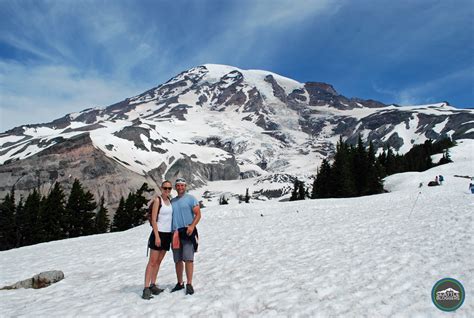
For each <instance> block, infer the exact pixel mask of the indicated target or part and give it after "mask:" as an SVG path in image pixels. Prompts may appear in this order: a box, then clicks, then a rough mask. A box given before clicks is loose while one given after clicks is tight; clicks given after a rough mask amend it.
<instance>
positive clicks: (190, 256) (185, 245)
mask: <svg viewBox="0 0 474 318" xmlns="http://www.w3.org/2000/svg"><path fill="white" fill-rule="evenodd" d="M173 259H174V262H175V263H177V262H180V261H185V262H188V261H191V262H193V261H194V245H193V242H191V241H190V240H181V248H180V249H177V250H175V249H173Z"/></svg>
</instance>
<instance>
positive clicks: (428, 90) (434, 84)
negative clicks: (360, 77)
mask: <svg viewBox="0 0 474 318" xmlns="http://www.w3.org/2000/svg"><path fill="white" fill-rule="evenodd" d="M458 81H461V82H467V83H474V66H472V67H470V68H468V69H461V70H458V71H455V72H452V73H450V74H447V75H445V76H442V77H435V78H433V79H431V80H429V81H426V82H422V83H417V84H415V85H410V86H405V87H403V88H402V89H399V90H396V89H393V88H387V87H382V86H381V85H380V84H376V83H373V84H372V85H373V89H374V90H375V91H376V92H378V93H380V94H383V95H388V96H390V98H391V99H392V100H393V102H394V103H396V104H399V105H417V104H424V103H436V102H441V101H443V100H440V97H439V93H440V92H444V91H447V90H448V89H453V87H451V88H450V86H452V83H456V82H458ZM472 85H474V84H471V88H472ZM454 89H456V87H454ZM461 89H464V88H461ZM448 102H449V100H448ZM472 106H474V103H473V104H472Z"/></svg>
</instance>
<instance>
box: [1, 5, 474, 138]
mask: <svg viewBox="0 0 474 318" xmlns="http://www.w3.org/2000/svg"><path fill="white" fill-rule="evenodd" d="M473 21H474V1H472V0H456V1H450V0H445V1H436V0H430V1H428V0H399V1H393V0H390V1H388V0H378V1H375V0H373V1H369V0H314V1H303V0H301V1H299V0H288V1H286V0H285V1H283V0H238V1H233V0H199V1H197V0H170V1H159V0H156V1H152V0H130V1H124V0H113V1H112V0H111V1H107V0H102V1H98V0H95V1H83V0H56V1H46V0H34V1H20V0H3V1H0V116H1V122H0V131H5V130H7V129H10V128H13V127H15V126H18V125H21V124H28V123H40V122H49V121H51V120H53V119H55V118H58V117H62V116H63V115H65V114H67V113H70V112H74V111H80V110H83V109H85V108H89V107H96V106H100V107H105V106H108V105H110V104H113V103H115V102H118V101H120V100H123V99H124V98H126V97H131V96H134V95H137V94H139V93H141V92H143V91H145V90H147V89H150V88H152V87H155V86H157V85H159V84H161V83H163V82H165V81H166V80H168V79H169V78H171V77H173V76H174V75H176V74H178V73H180V72H181V71H183V70H186V69H189V68H191V67H194V66H196V65H200V64H204V63H218V64H227V65H233V66H237V67H239V68H243V69H263V70H268V71H272V72H275V73H278V74H281V75H283V76H287V77H290V78H293V79H295V80H297V81H300V82H306V81H321V82H327V83H330V84H332V85H333V86H334V87H335V89H336V90H337V91H338V92H339V93H340V94H342V95H345V96H347V97H360V98H364V99H376V100H380V101H382V102H384V103H398V104H401V105H407V104H425V103H433V102H440V101H449V102H450V103H451V104H452V105H454V106H456V107H462V108H466V107H473V106H474V57H473V56H474V22H473Z"/></svg>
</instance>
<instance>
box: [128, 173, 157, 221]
mask: <svg viewBox="0 0 474 318" xmlns="http://www.w3.org/2000/svg"><path fill="white" fill-rule="evenodd" d="M151 191H153V190H152V189H150V188H149V187H148V184H147V183H146V182H145V183H143V185H142V186H141V187H140V189H138V190H137V192H136V193H135V195H134V196H133V208H132V209H131V211H130V213H131V223H132V227H135V226H138V225H141V224H143V222H145V220H146V214H147V203H148V200H147V199H146V198H145V196H144V193H145V192H151Z"/></svg>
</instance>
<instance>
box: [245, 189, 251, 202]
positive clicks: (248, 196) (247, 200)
mask: <svg viewBox="0 0 474 318" xmlns="http://www.w3.org/2000/svg"><path fill="white" fill-rule="evenodd" d="M244 201H245V203H249V202H250V195H249V188H247V190H246V191H245V199H244Z"/></svg>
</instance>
